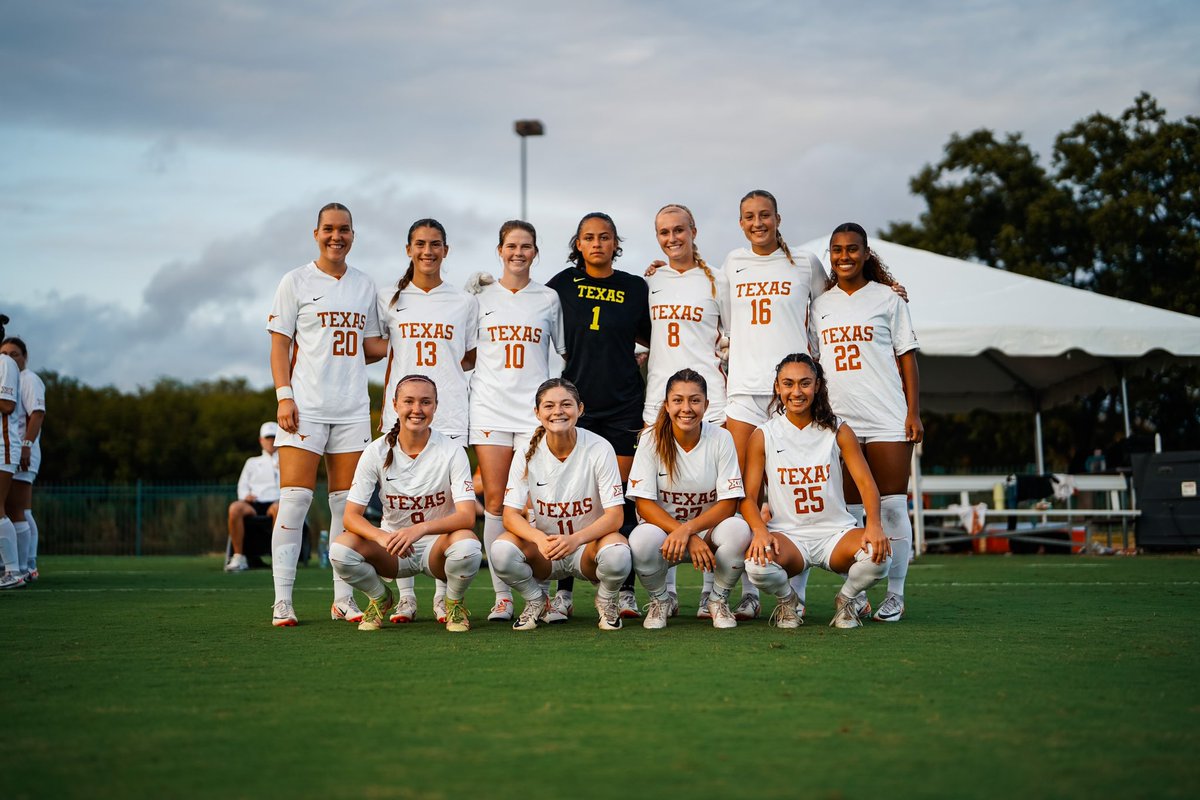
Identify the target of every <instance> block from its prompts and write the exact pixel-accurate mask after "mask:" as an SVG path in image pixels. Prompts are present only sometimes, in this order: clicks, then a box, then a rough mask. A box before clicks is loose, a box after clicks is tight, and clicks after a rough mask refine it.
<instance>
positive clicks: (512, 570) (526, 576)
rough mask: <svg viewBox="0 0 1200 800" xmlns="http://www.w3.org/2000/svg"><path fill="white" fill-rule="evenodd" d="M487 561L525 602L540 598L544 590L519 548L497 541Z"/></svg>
mask: <svg viewBox="0 0 1200 800" xmlns="http://www.w3.org/2000/svg"><path fill="white" fill-rule="evenodd" d="M488 560H489V563H490V565H491V568H492V569H493V570H494V571H495V573H496V574H497V575H499V576H500V580H502V581H504V582H505V583H506V584H508V585H509V586H511V587H512V588H513V589H515V590H516V591H517V593H518V594H520V595H521V597H524V598H525V600H526V601H529V600H538V599H539V598H541V596H542V594H543V592H544V591H545V590H544V589H543V588H542V584H541V582H540V581H539V580H538V579H537V578H535V577H533V567H531V566H529V562H528V561H526V560H525V554H524V553H522V552H521V548H519V547H517V546H516V545H515V544H513V543H512V542H510V541H508V540H506V539H497V540H496V541H495V542H493V543H492V552H491V555H489V556H488ZM397 583H399V581H397Z"/></svg>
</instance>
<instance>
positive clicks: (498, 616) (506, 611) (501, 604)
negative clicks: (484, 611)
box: [488, 597, 513, 622]
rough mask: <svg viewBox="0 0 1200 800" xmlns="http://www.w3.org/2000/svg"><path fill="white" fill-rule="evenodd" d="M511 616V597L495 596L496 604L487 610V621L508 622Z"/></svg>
mask: <svg viewBox="0 0 1200 800" xmlns="http://www.w3.org/2000/svg"><path fill="white" fill-rule="evenodd" d="M512 618H513V601H512V598H511V597H497V598H496V605H494V606H492V610H491V611H490V612H488V622H508V621H509V620H511V619H512Z"/></svg>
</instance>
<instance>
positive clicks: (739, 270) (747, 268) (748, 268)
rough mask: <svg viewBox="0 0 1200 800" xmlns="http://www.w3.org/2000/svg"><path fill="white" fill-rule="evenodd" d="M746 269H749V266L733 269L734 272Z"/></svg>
mask: <svg viewBox="0 0 1200 800" xmlns="http://www.w3.org/2000/svg"><path fill="white" fill-rule="evenodd" d="M748 269H750V268H749V267H742V268H741V269H735V270H734V272H745V271H746V270H748Z"/></svg>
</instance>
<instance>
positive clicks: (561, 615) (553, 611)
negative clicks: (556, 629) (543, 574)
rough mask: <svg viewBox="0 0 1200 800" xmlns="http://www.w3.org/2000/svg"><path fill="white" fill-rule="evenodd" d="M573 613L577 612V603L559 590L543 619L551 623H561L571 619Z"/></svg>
mask: <svg viewBox="0 0 1200 800" xmlns="http://www.w3.org/2000/svg"><path fill="white" fill-rule="evenodd" d="M573 613H575V604H574V603H572V602H571V600H570V599H568V598H567V595H565V594H564V593H562V592H557V593H555V595H554V599H553V600H551V601H550V603H549V605H548V606H546V610H545V619H544V620H542V621H543V622H548V623H549V624H551V625H561V624H562V623H564V622H566V621H567V620H569V619H570V618H571V615H572V614H573Z"/></svg>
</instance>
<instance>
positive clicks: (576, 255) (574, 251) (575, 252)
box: [567, 211, 624, 269]
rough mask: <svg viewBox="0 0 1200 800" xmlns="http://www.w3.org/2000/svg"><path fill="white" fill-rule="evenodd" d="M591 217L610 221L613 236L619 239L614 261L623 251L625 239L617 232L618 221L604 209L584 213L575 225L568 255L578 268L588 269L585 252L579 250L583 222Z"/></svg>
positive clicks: (569, 259)
mask: <svg viewBox="0 0 1200 800" xmlns="http://www.w3.org/2000/svg"><path fill="white" fill-rule="evenodd" d="M589 219H602V220H604V221H605V222H607V223H608V227H610V228H612V234H613V238H614V239H616V240H617V249H616V250H614V251H613V261H616V260H617V259H618V258H620V257H621V253H622V250H621V242H622V241H624V240H623V239H622V238H621V237H620V236H619V235H618V234H617V223H615V222H613V220H612V217H610V216H609V215H608V214H605V213H604V212H603V211H593V212H592V213H590V214H584V215H583V219H581V220H579V224H578V225H577V226H575V235H574V236H572V237H571V242H570V245H569V247H570V248H571V254H570V255H569V256H567V261H570V262H571V263H572V264H574V265H575V267H576V268H577V269H586V266H585V265H584V263H583V253H581V252H580V251H579V234H580V233H582V232H583V223H585V222H587V221H588V220H589Z"/></svg>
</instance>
